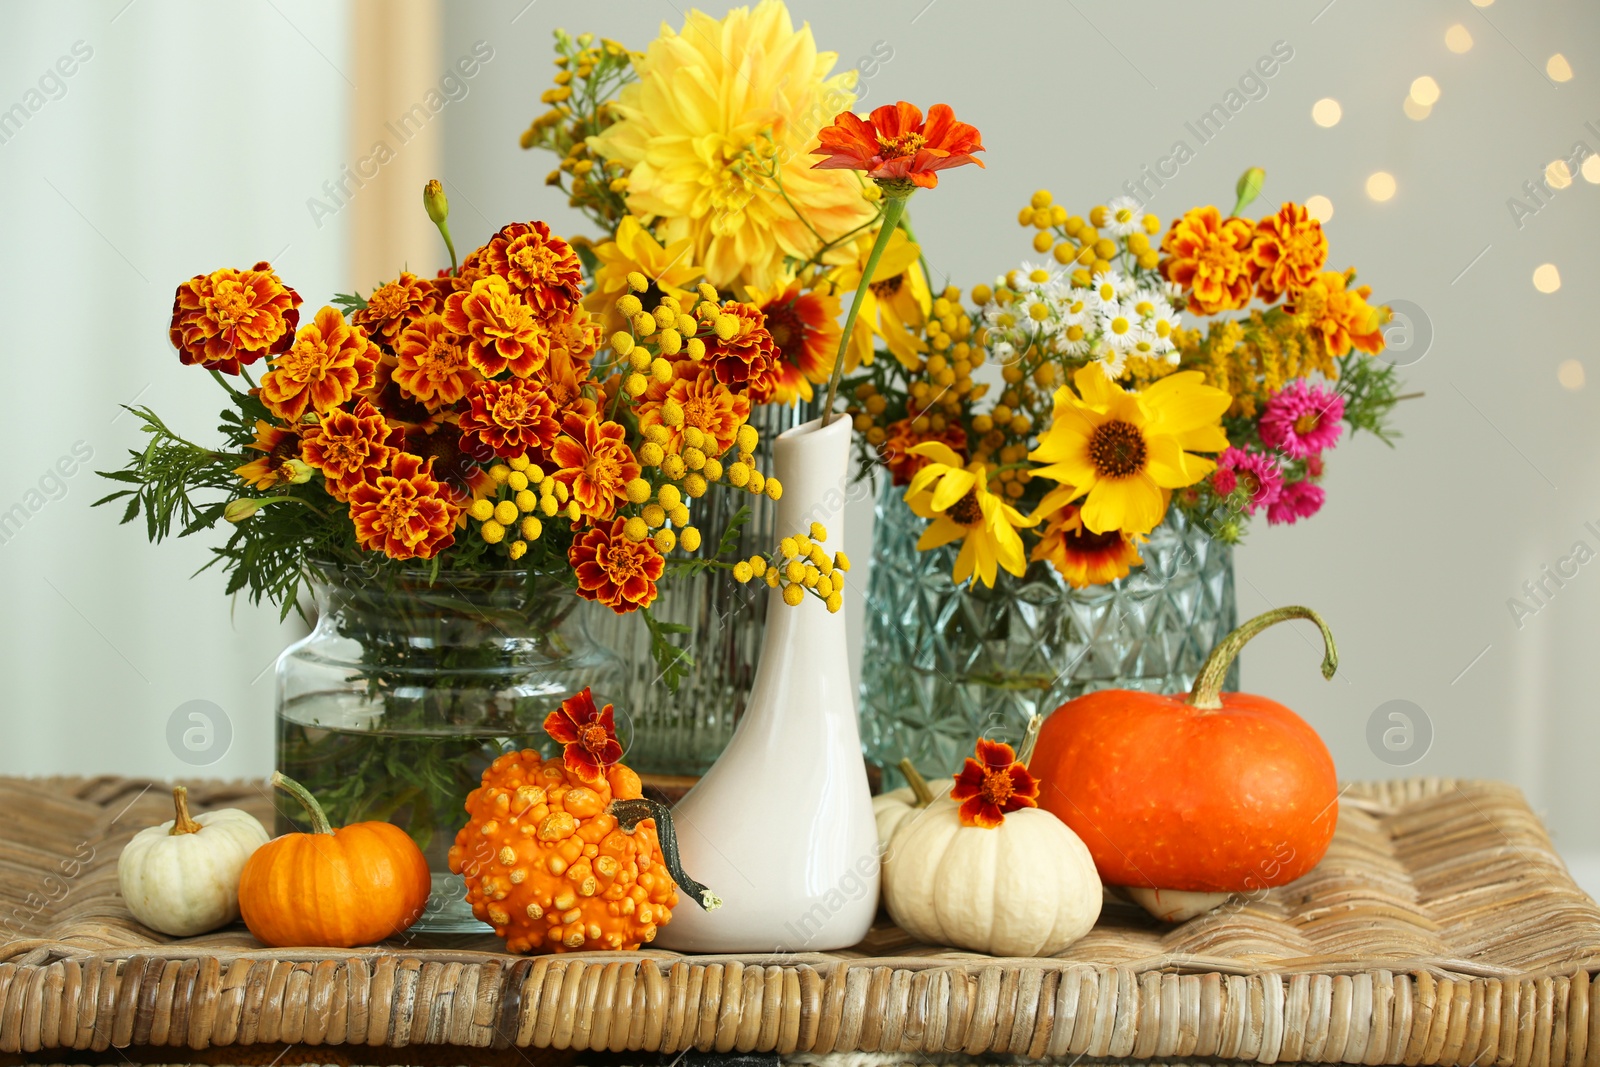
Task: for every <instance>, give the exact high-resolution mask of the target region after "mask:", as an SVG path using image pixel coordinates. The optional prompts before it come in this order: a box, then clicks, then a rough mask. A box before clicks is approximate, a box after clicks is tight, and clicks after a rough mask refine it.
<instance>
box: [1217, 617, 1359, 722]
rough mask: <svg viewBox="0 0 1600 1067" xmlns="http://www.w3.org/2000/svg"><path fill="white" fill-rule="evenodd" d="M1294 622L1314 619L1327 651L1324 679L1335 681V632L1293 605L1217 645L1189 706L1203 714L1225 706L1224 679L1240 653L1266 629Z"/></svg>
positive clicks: (1244, 626)
mask: <svg viewBox="0 0 1600 1067" xmlns="http://www.w3.org/2000/svg"><path fill="white" fill-rule="evenodd" d="M1290 619H1310V620H1311V621H1312V622H1314V623H1316V624H1317V628H1318V629H1320V630H1321V631H1322V642H1323V646H1324V649H1325V652H1324V655H1323V657H1322V676H1323V677H1324V678H1332V677H1333V672H1334V671H1337V670H1338V669H1339V649H1338V648H1337V647H1336V646H1335V645H1334V643H1333V631H1332V630H1329V629H1328V624H1327V623H1325V622H1323V621H1322V616H1321V615H1318V614H1317V613H1316V612H1314V611H1312V610H1311V609H1310V608H1302V607H1297V606H1294V605H1290V606H1288V607H1282V608H1275V609H1273V610H1272V611H1266V612H1262V613H1261V614H1260V615H1257V616H1256V617H1255V618H1253V619H1251V620H1250V621H1249V622H1247V623H1244V624H1242V625H1241V626H1240V627H1239V628H1238V629H1236V630H1234V631H1233V632H1232V633H1231V634H1229V635H1228V636H1227V637H1224V638H1223V639H1222V640H1221V641H1219V642H1217V647H1216V648H1213V649H1212V650H1211V655H1209V656H1207V657H1206V661H1205V663H1203V664H1201V666H1200V673H1199V674H1197V675H1195V679H1194V688H1193V689H1191V690H1190V691H1189V699H1188V701H1187V702H1186V703H1188V705H1189V706H1190V707H1193V708H1200V709H1201V710H1203V711H1215V710H1216V709H1218V708H1220V707H1222V679H1223V678H1225V677H1226V676H1227V674H1228V668H1229V667H1231V666H1232V665H1233V661H1234V660H1235V659H1236V658H1238V655H1239V652H1240V650H1241V649H1243V648H1244V646H1245V645H1246V643H1248V642H1249V640H1250V639H1251V638H1252V637H1254V636H1255V635H1256V634H1258V633H1260V632H1261V631H1262V630H1265V629H1266V628H1267V627H1269V626H1272V625H1273V624H1275V623H1280V622H1287V621H1288V620H1290Z"/></svg>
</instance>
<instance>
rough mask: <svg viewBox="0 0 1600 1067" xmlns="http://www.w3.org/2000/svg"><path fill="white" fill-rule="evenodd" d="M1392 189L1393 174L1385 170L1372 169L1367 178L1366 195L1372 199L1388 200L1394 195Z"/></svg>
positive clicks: (1393, 189)
mask: <svg viewBox="0 0 1600 1067" xmlns="http://www.w3.org/2000/svg"><path fill="white" fill-rule="evenodd" d="M1394 191H1395V184H1394V175H1393V174H1390V173H1389V172H1388V171H1386V170H1379V171H1374V172H1373V173H1372V174H1371V175H1370V176H1369V177H1368V178H1367V195H1368V196H1370V197H1372V199H1374V200H1377V201H1380V202H1381V201H1384V200H1388V199H1389V198H1390V197H1392V196H1394Z"/></svg>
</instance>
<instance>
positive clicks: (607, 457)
mask: <svg viewBox="0 0 1600 1067" xmlns="http://www.w3.org/2000/svg"><path fill="white" fill-rule="evenodd" d="M562 430H563V433H562V434H561V436H559V437H557V438H556V440H555V443H554V444H553V445H551V446H550V462H551V464H553V465H554V466H555V471H554V472H553V477H554V478H555V480H556V481H557V482H559V483H561V484H562V485H565V486H566V487H567V491H568V492H569V493H571V495H572V499H573V500H576V501H577V502H578V508H579V510H580V511H582V512H583V514H585V515H588V516H589V517H591V518H595V519H609V518H611V516H612V515H613V514H615V513H616V510H617V507H618V505H620V504H626V503H627V502H628V483H629V482H631V481H633V480H634V479H635V478H637V477H639V461H638V460H637V459H636V458H634V455H633V450H632V449H630V448H629V447H628V444H627V437H628V431H627V430H625V429H624V428H623V427H622V426H621V424H619V423H615V422H602V421H601V420H600V419H598V418H596V417H592V416H591V417H588V418H585V417H583V416H581V415H572V414H569V415H567V417H566V419H565V421H564V422H563V423H562Z"/></svg>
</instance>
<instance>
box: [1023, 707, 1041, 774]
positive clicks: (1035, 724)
mask: <svg viewBox="0 0 1600 1067" xmlns="http://www.w3.org/2000/svg"><path fill="white" fill-rule="evenodd" d="M1042 726H1044V716H1043V715H1035V716H1033V717H1032V718H1030V719H1029V720H1028V729H1027V731H1026V732H1025V733H1024V734H1023V735H1022V744H1021V745H1020V746H1018V748H1017V762H1018V763H1020V764H1022V766H1023V767H1027V766H1028V763H1029V762H1030V761H1031V760H1032V759H1033V748H1034V746H1035V745H1037V744H1038V743H1039V729H1040V728H1041V727H1042Z"/></svg>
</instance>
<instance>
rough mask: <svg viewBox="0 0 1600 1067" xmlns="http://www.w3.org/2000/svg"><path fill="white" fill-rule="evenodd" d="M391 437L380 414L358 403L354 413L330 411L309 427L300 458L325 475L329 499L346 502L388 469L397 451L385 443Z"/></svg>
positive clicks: (362, 401)
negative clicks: (367, 482) (391, 458)
mask: <svg viewBox="0 0 1600 1067" xmlns="http://www.w3.org/2000/svg"><path fill="white" fill-rule="evenodd" d="M389 433H390V430H389V424H388V423H387V422H386V421H384V418H383V416H382V415H380V414H379V413H378V410H377V409H376V408H374V407H373V406H372V405H371V404H370V403H368V402H367V401H366V400H358V401H356V409H355V411H354V412H353V413H352V412H349V411H344V410H334V411H330V412H328V413H327V414H326V415H324V416H322V419H321V421H320V422H318V424H317V425H315V426H312V427H309V428H308V429H307V430H306V431H305V435H304V437H302V438H301V441H300V458H301V459H303V460H305V461H306V463H308V464H310V465H311V466H313V467H315V468H316V469H317V470H319V471H321V472H322V477H323V484H324V485H326V486H327V489H328V495H329V496H331V497H333V498H334V499H335V500H346V499H348V498H349V496H350V490H352V489H354V488H355V487H356V486H357V485H359V484H361V483H362V482H364V481H371V480H372V479H374V478H376V477H377V476H378V473H379V472H380V471H382V470H383V468H384V467H386V466H388V464H389V459H390V457H391V456H393V455H394V454H395V451H396V450H395V449H393V448H390V447H389V445H388V444H387V443H386V442H387V441H388V440H389Z"/></svg>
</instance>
